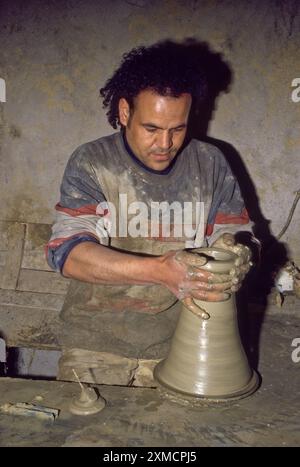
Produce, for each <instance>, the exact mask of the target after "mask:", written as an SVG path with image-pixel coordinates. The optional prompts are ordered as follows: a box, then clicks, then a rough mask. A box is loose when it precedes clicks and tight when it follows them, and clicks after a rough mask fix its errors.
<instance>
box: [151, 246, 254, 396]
mask: <svg viewBox="0 0 300 467" xmlns="http://www.w3.org/2000/svg"><path fill="white" fill-rule="evenodd" d="M197 252H199V253H203V254H206V255H208V256H209V257H210V258H211V259H210V260H209V261H208V263H207V264H206V265H205V266H203V268H204V269H207V270H210V271H212V272H216V273H222V274H224V273H229V272H230V270H231V269H232V268H233V265H234V261H235V259H236V255H235V254H234V253H231V252H229V251H226V250H221V249H217V248H201V249H198V250H197ZM194 301H195V303H196V304H197V305H198V306H200V307H201V308H202V309H204V310H205V311H206V312H207V313H209V315H210V318H209V319H207V320H202V319H201V318H199V317H198V316H196V315H194V314H193V313H192V312H191V311H190V310H188V309H187V308H186V307H185V306H184V305H182V311H181V314H180V317H179V320H178V324H177V327H176V330H175V333H174V336H173V338H172V343H171V349H170V352H169V355H168V357H167V358H166V359H165V360H163V361H162V362H160V363H159V364H158V365H157V366H156V368H155V370H154V377H155V378H156V380H157V381H158V382H159V383H160V385H162V386H163V387H164V388H166V389H170V390H171V391H172V392H174V391H175V392H178V393H181V394H186V395H189V396H195V397H200V398H201V397H202V398H206V399H230V398H234V399H236V398H242V397H246V396H248V395H250V394H252V393H253V392H254V391H255V390H256V389H257V387H258V376H257V374H256V373H255V372H254V371H253V370H252V369H251V368H250V366H249V363H248V360H247V357H246V354H245V351H244V348H243V346H242V343H241V339H240V334H239V329H238V323H237V310H236V304H235V294H234V293H231V294H230V295H229V298H228V299H227V300H225V301H221V302H204V301H201V300H194Z"/></svg>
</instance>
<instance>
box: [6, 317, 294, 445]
mask: <svg viewBox="0 0 300 467" xmlns="http://www.w3.org/2000/svg"><path fill="white" fill-rule="evenodd" d="M297 337H298V338H299V337H300V325H299V320H298V317H297V316H296V315H292V314H291V315H285V316H284V315H278V314H277V315H270V316H268V318H267V319H266V320H265V322H264V324H263V326H262V332H261V335H260V345H259V365H258V370H259V372H260V374H261V376H262V384H261V387H260V389H259V390H258V391H257V392H256V393H255V394H254V395H253V396H251V397H249V398H247V399H243V400H240V401H236V402H234V403H231V404H226V405H216V404H214V405H210V404H205V403H201V404H191V403H190V402H188V403H183V402H182V401H180V403H176V402H174V400H172V399H170V398H169V397H167V396H166V395H165V394H164V393H163V392H161V391H160V390H159V389H149V388H132V387H121V386H97V387H98V389H99V391H100V393H101V395H102V396H103V397H104V398H105V399H106V401H107V405H106V407H105V409H104V410H103V411H102V412H100V413H98V414H95V415H90V416H88V417H78V416H75V415H71V414H70V413H69V411H68V404H69V402H70V400H71V397H72V396H73V395H76V394H77V395H79V386H78V385H77V384H75V383H71V382H65V383H62V382H58V381H31V380H21V379H10V378H1V395H0V405H2V404H3V403H7V402H11V403H16V402H29V403H33V402H35V403H37V404H38V405H44V406H47V407H52V408H58V409H60V410H61V412H60V415H59V417H58V418H57V419H56V421H54V422H53V423H52V424H49V423H47V422H41V421H39V420H35V419H34V418H32V417H25V416H23V417H22V416H18V417H17V416H12V415H4V414H0V433H1V434H0V445H1V446H105V447H115V446H133V447H135V446H147V447H151V446H169V447H171V446H217V447H218V446H299V445H300V417H299V415H300V395H299V383H300V371H299V370H300V362H298V363H297V362H296V361H295V362H293V360H292V352H293V350H295V347H292V341H293V340H294V339H295V338H297ZM298 354H299V352H298ZM37 396H38V399H35V398H36V397H37ZM41 397H42V399H41Z"/></svg>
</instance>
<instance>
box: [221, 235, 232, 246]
mask: <svg viewBox="0 0 300 467" xmlns="http://www.w3.org/2000/svg"><path fill="white" fill-rule="evenodd" d="M222 239H223V242H224V244H225V245H227V246H233V245H234V244H235V239H234V236H233V235H232V234H230V233H225V234H223V236H222Z"/></svg>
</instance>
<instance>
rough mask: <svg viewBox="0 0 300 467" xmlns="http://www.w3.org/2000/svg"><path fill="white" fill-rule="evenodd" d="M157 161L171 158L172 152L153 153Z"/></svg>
mask: <svg viewBox="0 0 300 467" xmlns="http://www.w3.org/2000/svg"><path fill="white" fill-rule="evenodd" d="M151 155H152V157H154V159H155V160H157V161H168V160H169V159H170V154H151Z"/></svg>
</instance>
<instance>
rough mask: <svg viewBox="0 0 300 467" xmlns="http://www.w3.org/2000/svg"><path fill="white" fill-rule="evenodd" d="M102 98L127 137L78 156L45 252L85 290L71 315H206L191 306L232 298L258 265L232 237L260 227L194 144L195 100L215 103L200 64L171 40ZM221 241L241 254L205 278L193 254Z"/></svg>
mask: <svg viewBox="0 0 300 467" xmlns="http://www.w3.org/2000/svg"><path fill="white" fill-rule="evenodd" d="M100 92H101V95H102V97H103V98H104V107H106V108H107V109H108V113H107V115H108V119H109V122H110V123H111V125H112V126H113V127H114V128H117V126H120V127H121V131H120V132H117V133H115V134H113V135H110V136H107V137H103V138H100V139H98V140H96V141H93V142H90V143H87V144H84V145H82V146H80V147H79V148H78V149H77V150H76V151H75V152H74V153H73V155H72V156H71V158H70V160H69V162H68V164H67V167H66V170H65V173H64V177H63V181H62V185H61V199H60V202H59V204H57V206H56V210H57V218H56V222H55V224H54V226H53V234H52V237H51V239H50V241H49V243H48V246H47V259H48V262H49V264H50V266H51V267H53V268H54V269H56V270H57V271H60V272H61V273H62V274H63V276H65V277H67V278H72V279H75V280H77V281H80V282H81V285H80V286H79V285H78V283H77V285H76V286H73V289H72V293H71V292H69V297H70V296H71V295H72V297H73V304H71V303H70V300H68V299H67V305H66V306H65V310H66V308H68V309H69V310H70V309H71V308H72V309H73V310H74V307H75V308H76V307H77V309H79V308H80V309H81V310H82V309H87V308H89V310H91V311H90V315H91V314H92V313H93V310H98V311H99V309H102V310H108V309H110V310H116V311H123V312H124V311H134V312H144V313H146V314H147V313H148V314H149V313H153V314H156V313H158V312H160V311H164V310H167V309H169V308H170V307H171V306H172V305H173V304H174V302H175V301H176V299H178V298H179V299H180V300H183V301H184V303H185V304H186V306H188V307H189V308H190V309H191V311H192V312H195V313H197V312H198V311H197V310H198V308H197V307H195V305H194V303H193V298H196V299H202V300H207V301H219V300H224V299H226V298H227V296H228V291H229V290H237V289H238V287H239V286H240V284H241V281H242V279H243V278H244V276H245V274H246V273H247V271H248V269H249V260H250V256H249V250H248V249H247V248H242V247H241V246H240V245H238V246H236V245H234V243H235V241H234V236H233V234H234V233H235V232H237V231H240V230H248V231H249V230H251V223H250V222H249V218H248V215H247V211H246V209H245V207H244V203H243V200H242V197H241V194H240V189H239V186H238V184H237V181H236V180H235V178H234V176H233V174H232V172H231V170H230V167H229V166H228V164H227V162H226V160H225V158H224V157H223V155H222V153H221V152H220V151H219V150H218V149H217V148H215V147H214V146H212V145H209V144H206V143H202V142H200V141H196V140H192V141H187V140H186V133H187V127H188V123H189V115H190V110H191V106H192V103H195V102H199V101H201V99H205V94H206V83H205V79H204V77H203V73H202V70H201V69H199V65H198V64H197V63H196V62H195V61H193V60H191V57H189V56H188V54H186V51H185V48H184V47H181V46H176V45H174V44H172V43H169V42H164V43H160V44H156V45H154V46H151V47H148V48H145V47H140V48H137V49H133V50H132V51H131V52H130V53H128V54H127V55H125V56H124V59H123V62H122V63H121V65H120V67H119V68H118V70H117V71H116V72H115V73H114V74H113V76H112V78H111V79H110V80H108V82H107V83H106V86H105V87H104V88H102V89H101V91H100ZM173 203H175V205H174V204H173ZM124 205H125V208H124ZM144 208H145V209H144ZM176 209H177V211H176ZM188 209H192V214H191V216H190V217H189V219H188V220H186V218H185V214H186V212H185V210H188ZM137 211H138V213H139V214H138V216H137V215H136V213H137ZM175 211H176V212H175ZM180 215H182V217H181V219H180ZM137 217H138V219H137ZM186 217H188V216H186ZM178 219H179V221H178ZM167 224H168V225H167ZM167 227H168V228H167ZM180 227H185V228H184V229H181V230H180ZM178 232H179V234H178ZM212 244H214V245H215V246H221V247H223V248H227V249H231V250H234V251H236V252H237V253H238V254H239V260H238V261H237V264H236V267H235V269H234V270H233V271H232V272H231V274H230V275H214V274H211V273H209V272H208V271H206V270H204V269H201V266H204V265H205V264H206V262H207V257H205V256H204V255H195V254H193V253H191V252H189V251H188V250H185V249H186V248H187V247H189V248H191V247H194V248H195V247H200V246H206V245H212ZM82 283H88V284H94V285H93V287H91V286H88V285H86V286H85V288H82V287H83V285H82ZM78 287H81V289H80V290H81V293H80V294H78V293H77V290H78ZM88 287H89V292H87V288H88ZM76 293H77V295H76ZM75 296H76V299H74V297H75ZM82 297H84V298H82ZM74 301H76V302H77V303H74ZM103 301H104V302H105V303H103ZM79 302H80V304H79ZM199 314H200V315H201V313H199Z"/></svg>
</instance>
